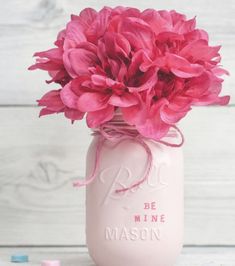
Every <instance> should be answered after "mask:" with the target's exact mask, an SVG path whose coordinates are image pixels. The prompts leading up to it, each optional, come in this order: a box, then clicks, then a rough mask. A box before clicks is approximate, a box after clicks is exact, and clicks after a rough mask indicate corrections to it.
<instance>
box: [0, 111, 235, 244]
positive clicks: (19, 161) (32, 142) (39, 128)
mask: <svg viewBox="0 0 235 266" xmlns="http://www.w3.org/2000/svg"><path fill="white" fill-rule="evenodd" d="M38 111H39V109H38V108H34V107H30V108H29V107H28V108H25V107H21V108H20V107H15V108H7V107H1V108H0V125H1V127H0V245H32V244H33V245H73V244H84V243H85V236H84V230H85V228H84V219H85V218H84V189H83V188H82V189H80V190H79V191H77V190H75V189H74V188H72V180H73V179H74V178H75V177H76V176H79V177H82V176H84V173H85V154H86V149H87V147H88V145H89V142H90V140H91V137H90V136H89V133H90V131H89V129H88V128H86V126H85V122H84V121H83V122H80V123H75V125H73V126H71V124H70V123H69V121H66V120H65V119H62V117H61V116H60V115H58V116H54V117H52V116H51V117H45V118H41V119H38V118H37V115H38ZM234 116H235V108H233V107H223V108H215V107H210V108H196V109H195V110H193V111H192V113H191V114H190V115H189V116H188V117H187V118H186V119H185V120H184V121H183V123H182V125H181V128H182V130H183V131H184V134H185V138H186V143H185V146H184V151H185V244H235V232H234V230H233V228H234V223H235V197H234V195H235V180H234V173H235V164H234V163H235V159H234V158H235V142H234V141H233V138H234V135H235V125H234Z"/></svg>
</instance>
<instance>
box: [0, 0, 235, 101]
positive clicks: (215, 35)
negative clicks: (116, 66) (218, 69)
mask: <svg viewBox="0 0 235 266" xmlns="http://www.w3.org/2000/svg"><path fill="white" fill-rule="evenodd" d="M118 4H119V5H125V6H136V7H139V8H141V9H145V8H149V7H152V8H156V9H176V10H178V11H180V12H185V13H186V14H187V15H188V16H189V17H194V16H195V15H197V20H198V26H199V27H201V28H205V29H206V30H207V31H208V32H209V33H210V36H211V44H213V45H214V44H222V45H223V49H222V52H221V53H222V56H223V61H222V64H223V65H224V67H225V68H227V69H228V70H230V72H231V76H230V77H228V78H226V81H225V83H224V94H227V93H229V94H231V95H232V96H235V91H234V89H233V88H234V87H235V77H234V75H233V69H234V68H235V53H234V47H235V38H234V28H235V17H234V12H235V2H234V1H233V0H227V1H226V5H225V4H224V2H223V1H216V2H215V1H212V0H207V1H204V0H191V1H190V4H188V1H187V0H182V1H174V0H166V1H158V2H157V3H156V1H154V0H150V1H140V2H138V4H137V3H136V1H134V0H126V1H124V0H121V1H119V2H118ZM104 5H108V6H115V5H117V2H116V1H114V0H108V1H94V0H89V1H78V0H69V1H68V0H57V1H54V0H35V1H30V2H29V1H26V0H11V1H7V2H5V3H4V5H2V6H1V9H0V30H1V35H0V58H1V60H0V79H1V90H0V104H3V105H7V104H9V105H11V104H29V105H31V104H35V100H36V99H38V98H40V97H41V95H42V94H43V93H44V92H45V91H46V90H49V89H50V88H55V85H52V86H49V87H48V85H46V84H44V80H45V79H47V78H48V77H47V75H46V74H45V73H42V72H40V71H38V72H34V73H32V72H28V71H27V68H28V66H29V65H31V64H32V63H33V62H34V60H33V59H32V55H33V53H34V52H35V51H41V50H45V49H48V48H50V47H51V46H52V44H53V41H54V39H55V38H56V35H57V32H58V31H59V30H60V29H61V28H63V27H64V26H65V24H66V22H67V21H68V19H69V15H70V14H71V13H79V11H80V10H81V9H83V8H85V7H87V6H91V7H94V8H98V9H99V8H101V7H103V6H104ZM212 6H213V8H211V7H212ZM234 99H235V98H234V97H232V100H231V103H235V101H234Z"/></svg>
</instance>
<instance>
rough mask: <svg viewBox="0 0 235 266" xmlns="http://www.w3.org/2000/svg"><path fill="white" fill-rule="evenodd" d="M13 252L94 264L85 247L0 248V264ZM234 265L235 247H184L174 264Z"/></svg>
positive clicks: (33, 265)
mask: <svg viewBox="0 0 235 266" xmlns="http://www.w3.org/2000/svg"><path fill="white" fill-rule="evenodd" d="M15 252H21V253H26V254H28V256H29V259H30V261H29V263H24V264H21V265H22V266H26V265H29V264H30V266H36V265H40V262H41V261H42V260H45V259H51V260H53V259H58V260H60V261H61V265H69V266H75V265H82V266H94V263H93V262H92V260H91V258H90V257H89V255H88V253H87V249H86V248H53V247H52V248H0V265H4V266H10V265H12V263H10V261H9V258H10V256H11V255H12V254H13V253H15ZM189 265H190V266H234V265H235V248H218V247H217V248H216V247H210V248H209V247H184V248H183V251H182V254H181V255H180V256H179V258H178V261H177V263H176V265H175V266H189Z"/></svg>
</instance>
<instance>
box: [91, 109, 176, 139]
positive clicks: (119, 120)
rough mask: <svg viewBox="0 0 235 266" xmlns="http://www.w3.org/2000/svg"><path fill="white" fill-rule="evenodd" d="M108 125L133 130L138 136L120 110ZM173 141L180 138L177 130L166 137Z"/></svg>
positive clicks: (173, 129)
mask: <svg viewBox="0 0 235 266" xmlns="http://www.w3.org/2000/svg"><path fill="white" fill-rule="evenodd" d="M106 124H107V125H110V126H114V127H117V128H125V129H126V130H131V131H133V132H136V133H137V134H138V131H137V129H136V127H135V126H134V125H130V124H128V123H127V122H125V120H124V119H123V115H122V112H121V110H120V109H119V108H117V109H116V110H115V113H114V116H113V118H112V119H111V120H110V121H107V122H106ZM92 131H93V132H96V131H99V130H98V128H93V129H92ZM165 138H166V139H169V140H172V138H173V139H175V138H178V133H177V130H176V129H175V128H170V129H169V131H168V132H167V134H166V135H165V136H164V139H165Z"/></svg>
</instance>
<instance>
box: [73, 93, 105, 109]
mask: <svg viewBox="0 0 235 266" xmlns="http://www.w3.org/2000/svg"><path fill="white" fill-rule="evenodd" d="M109 97H110V96H109V95H105V94H103V93H98V92H85V93H83V94H82V95H81V96H80V97H79V99H78V103H77V107H78V109H79V110H81V111H83V112H93V111H97V110H101V109H104V108H105V107H106V106H107V104H108V100H109Z"/></svg>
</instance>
